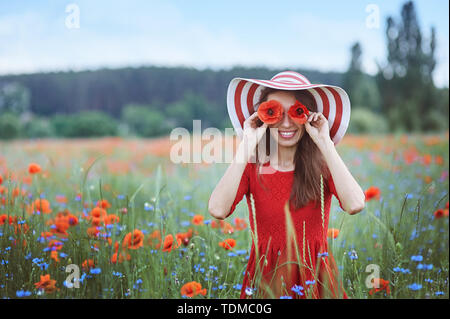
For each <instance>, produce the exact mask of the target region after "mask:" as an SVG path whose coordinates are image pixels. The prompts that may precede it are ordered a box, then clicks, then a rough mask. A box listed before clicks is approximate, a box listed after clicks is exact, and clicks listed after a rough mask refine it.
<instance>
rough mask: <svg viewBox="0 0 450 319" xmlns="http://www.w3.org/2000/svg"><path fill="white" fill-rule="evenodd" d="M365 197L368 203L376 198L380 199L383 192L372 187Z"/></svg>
mask: <svg viewBox="0 0 450 319" xmlns="http://www.w3.org/2000/svg"><path fill="white" fill-rule="evenodd" d="M365 195H366V202H367V201H369V200H372V199H374V198H376V199H380V195H381V191H380V189H379V188H378V187H376V186H370V187H369V188H368V189H367V190H366V191H365Z"/></svg>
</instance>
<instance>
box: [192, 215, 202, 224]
mask: <svg viewBox="0 0 450 319" xmlns="http://www.w3.org/2000/svg"><path fill="white" fill-rule="evenodd" d="M192 224H194V225H202V224H203V216H202V215H195V216H194V217H193V218H192Z"/></svg>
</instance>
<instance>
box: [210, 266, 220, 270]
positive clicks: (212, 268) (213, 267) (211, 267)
mask: <svg viewBox="0 0 450 319" xmlns="http://www.w3.org/2000/svg"><path fill="white" fill-rule="evenodd" d="M209 269H211V270H217V269H218V268H217V267H216V266H209Z"/></svg>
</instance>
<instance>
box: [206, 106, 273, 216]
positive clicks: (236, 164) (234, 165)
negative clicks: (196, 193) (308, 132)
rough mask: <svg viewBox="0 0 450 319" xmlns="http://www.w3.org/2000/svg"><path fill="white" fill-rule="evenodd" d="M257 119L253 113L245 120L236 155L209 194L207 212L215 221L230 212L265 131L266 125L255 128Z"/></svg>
mask: <svg viewBox="0 0 450 319" xmlns="http://www.w3.org/2000/svg"><path fill="white" fill-rule="evenodd" d="M257 119H258V117H257V113H256V112H255V113H253V114H252V115H251V116H250V117H249V118H247V119H246V120H245V122H244V134H243V139H242V141H241V142H240V143H239V146H238V149H237V152H236V155H235V157H234V159H233V161H232V162H231V164H230V166H228V168H227V170H226V171H225V174H224V175H223V176H222V178H221V179H220V181H219V183H218V184H217V186H216V187H215V189H214V190H213V192H212V193H211V197H210V198H209V203H208V210H209V213H210V214H211V215H212V216H213V217H215V218H217V219H224V218H225V217H226V215H227V214H228V212H229V211H230V208H231V206H232V205H233V202H234V199H235V197H236V193H237V190H238V188H239V184H240V181H241V178H242V174H243V173H244V170H245V167H246V165H247V163H248V161H249V159H250V158H251V156H253V155H254V153H255V150H256V146H257V144H258V142H259V140H260V139H261V137H262V136H263V135H264V132H265V131H266V128H267V124H263V125H262V126H260V127H257V124H256V121H257Z"/></svg>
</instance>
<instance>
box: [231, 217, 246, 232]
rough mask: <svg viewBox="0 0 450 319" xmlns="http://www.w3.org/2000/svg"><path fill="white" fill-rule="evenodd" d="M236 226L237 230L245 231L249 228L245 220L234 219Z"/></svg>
mask: <svg viewBox="0 0 450 319" xmlns="http://www.w3.org/2000/svg"><path fill="white" fill-rule="evenodd" d="M234 226H235V228H236V230H243V229H245V228H247V223H246V222H245V219H242V218H239V217H236V218H235V219H234Z"/></svg>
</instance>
